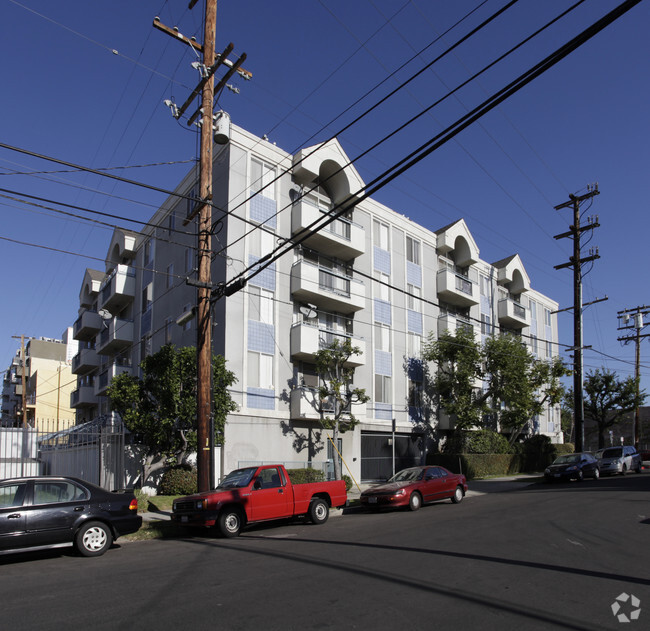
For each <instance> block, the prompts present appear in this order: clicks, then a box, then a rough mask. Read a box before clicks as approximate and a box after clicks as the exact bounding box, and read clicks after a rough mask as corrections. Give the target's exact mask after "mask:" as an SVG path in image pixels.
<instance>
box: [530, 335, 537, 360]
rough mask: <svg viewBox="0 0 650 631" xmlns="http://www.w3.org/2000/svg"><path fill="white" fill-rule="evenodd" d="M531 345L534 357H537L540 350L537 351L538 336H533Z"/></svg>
mask: <svg viewBox="0 0 650 631" xmlns="http://www.w3.org/2000/svg"><path fill="white" fill-rule="evenodd" d="M530 345H531V347H532V349H533V355H537V350H538V349H537V336H536V335H532V336H531V338H530Z"/></svg>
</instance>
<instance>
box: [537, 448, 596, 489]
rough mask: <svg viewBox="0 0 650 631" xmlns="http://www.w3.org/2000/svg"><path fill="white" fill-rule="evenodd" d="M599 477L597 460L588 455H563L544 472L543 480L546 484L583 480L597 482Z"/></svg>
mask: <svg viewBox="0 0 650 631" xmlns="http://www.w3.org/2000/svg"><path fill="white" fill-rule="evenodd" d="M599 477H600V470H599V468H598V460H596V458H594V457H593V456H592V455H591V454H589V453H577V454H564V455H563V456H559V457H558V458H556V459H555V460H554V461H553V464H552V465H550V466H548V467H546V469H545V471H544V479H545V480H546V481H547V482H553V481H555V480H558V481H560V480H577V481H578V482H581V481H582V480H583V479H584V478H594V479H595V480H597V479H598V478H599Z"/></svg>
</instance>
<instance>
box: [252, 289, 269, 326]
mask: <svg viewBox="0 0 650 631" xmlns="http://www.w3.org/2000/svg"><path fill="white" fill-rule="evenodd" d="M248 319H249V320H257V321H258V322H264V323H265V324H273V292H272V291H269V290H268V289H262V288H261V287H255V286H254V285H251V286H250V287H249V289H248Z"/></svg>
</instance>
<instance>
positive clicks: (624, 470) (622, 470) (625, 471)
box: [621, 464, 627, 475]
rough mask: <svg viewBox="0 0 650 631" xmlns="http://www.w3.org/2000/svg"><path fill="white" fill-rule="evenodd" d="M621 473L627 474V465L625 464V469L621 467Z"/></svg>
mask: <svg viewBox="0 0 650 631" xmlns="http://www.w3.org/2000/svg"><path fill="white" fill-rule="evenodd" d="M621 475H627V465H626V464H624V465H623V469H621Z"/></svg>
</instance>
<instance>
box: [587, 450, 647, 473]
mask: <svg viewBox="0 0 650 631" xmlns="http://www.w3.org/2000/svg"><path fill="white" fill-rule="evenodd" d="M596 455H597V456H598V458H599V460H598V464H599V466H600V472H601V473H603V474H612V475H614V474H616V473H621V474H622V475H625V474H626V473H628V472H630V471H636V472H637V473H640V472H641V468H642V466H643V465H642V460H641V454H639V453H638V452H637V450H636V449H635V448H634V447H632V446H631V445H622V446H620V447H607V448H606V449H602V450H598V452H597V454H596Z"/></svg>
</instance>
